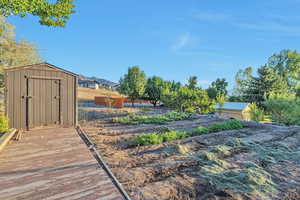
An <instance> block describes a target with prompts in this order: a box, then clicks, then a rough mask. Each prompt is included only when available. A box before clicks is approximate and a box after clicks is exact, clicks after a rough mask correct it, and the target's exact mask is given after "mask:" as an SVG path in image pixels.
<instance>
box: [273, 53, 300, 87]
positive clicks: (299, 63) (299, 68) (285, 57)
mask: <svg viewBox="0 0 300 200" xmlns="http://www.w3.org/2000/svg"><path fill="white" fill-rule="evenodd" d="M267 65H268V66H269V67H271V68H273V69H274V71H275V73H276V74H277V75H279V76H280V77H281V78H282V79H283V80H284V81H285V82H286V83H287V85H288V87H289V90H290V91H291V92H295V91H296V89H297V88H300V54H299V53H298V52H297V51H292V50H282V51H280V52H279V53H278V54H274V55H272V56H271V57H270V58H269V60H268V64H267Z"/></svg>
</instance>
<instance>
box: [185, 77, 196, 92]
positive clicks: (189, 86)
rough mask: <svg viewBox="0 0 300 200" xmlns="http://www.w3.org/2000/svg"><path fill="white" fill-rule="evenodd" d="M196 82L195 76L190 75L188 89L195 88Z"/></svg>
mask: <svg viewBox="0 0 300 200" xmlns="http://www.w3.org/2000/svg"><path fill="white" fill-rule="evenodd" d="M197 84H198V79H197V76H191V77H190V78H189V80H188V84H187V87H188V88H189V89H196V88H197Z"/></svg>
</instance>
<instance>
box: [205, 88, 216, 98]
mask: <svg viewBox="0 0 300 200" xmlns="http://www.w3.org/2000/svg"><path fill="white" fill-rule="evenodd" d="M206 92H207V94H208V96H209V98H211V99H215V100H216V99H217V96H218V90H217V89H216V88H213V87H209V88H207V89H206Z"/></svg>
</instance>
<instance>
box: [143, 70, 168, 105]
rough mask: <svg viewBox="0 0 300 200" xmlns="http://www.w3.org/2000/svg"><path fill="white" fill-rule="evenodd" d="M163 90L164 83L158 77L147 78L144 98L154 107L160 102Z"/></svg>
mask: <svg viewBox="0 0 300 200" xmlns="http://www.w3.org/2000/svg"><path fill="white" fill-rule="evenodd" d="M163 89H164V81H163V80H162V79H161V78H160V77H156V76H153V77H151V78H148V80H147V84H146V89H145V97H144V98H145V99H148V100H150V101H151V103H152V104H153V105H154V106H156V105H157V103H158V102H159V101H160V100H161V96H162V92H163Z"/></svg>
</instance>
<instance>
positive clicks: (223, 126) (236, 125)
mask: <svg viewBox="0 0 300 200" xmlns="http://www.w3.org/2000/svg"><path fill="white" fill-rule="evenodd" d="M244 126H245V125H244V124H243V123H242V122H240V121H237V120H229V121H227V122H220V123H216V124H213V125H211V126H208V127H203V126H199V127H198V128H196V129H195V130H193V131H192V135H193V136H195V135H203V134H209V133H215V132H220V131H226V130H235V129H241V128H244Z"/></svg>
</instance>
